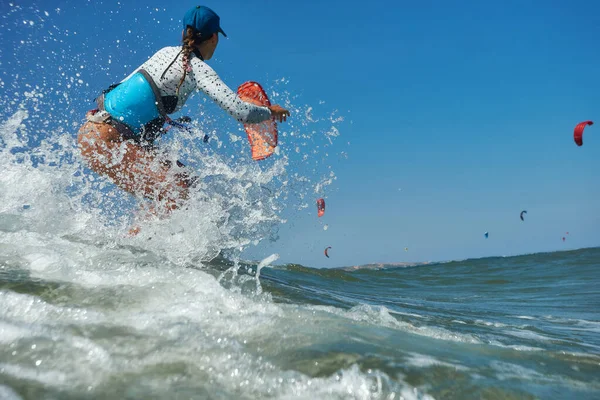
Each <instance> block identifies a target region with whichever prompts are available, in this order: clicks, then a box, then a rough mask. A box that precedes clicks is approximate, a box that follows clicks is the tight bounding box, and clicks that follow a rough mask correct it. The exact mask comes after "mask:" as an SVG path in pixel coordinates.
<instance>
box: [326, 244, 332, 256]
mask: <svg viewBox="0 0 600 400" xmlns="http://www.w3.org/2000/svg"><path fill="white" fill-rule="evenodd" d="M330 248H331V246H329V247H327V248H326V249H325V257H327V258H329V254H328V252H329V249H330Z"/></svg>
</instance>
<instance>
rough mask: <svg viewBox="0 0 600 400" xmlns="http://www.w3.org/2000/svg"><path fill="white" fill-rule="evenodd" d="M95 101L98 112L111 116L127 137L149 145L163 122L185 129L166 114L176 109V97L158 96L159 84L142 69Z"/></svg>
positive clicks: (159, 133)
mask: <svg viewBox="0 0 600 400" xmlns="http://www.w3.org/2000/svg"><path fill="white" fill-rule="evenodd" d="M96 102H97V104H98V109H99V110H100V111H106V112H107V113H108V114H109V115H110V120H109V121H107V122H109V123H110V124H111V125H113V126H114V127H115V128H116V129H117V130H118V131H119V133H121V135H122V136H123V137H124V138H125V139H126V140H129V139H133V140H134V141H136V142H140V143H145V144H149V145H151V144H152V143H153V142H154V140H156V139H157V138H158V137H160V136H161V135H162V134H164V133H165V132H166V129H165V128H164V125H165V122H166V123H169V124H172V125H176V126H179V127H184V128H185V126H182V125H180V124H177V123H176V122H175V121H173V120H171V118H169V116H168V115H167V114H170V113H172V112H174V111H175V108H176V107H177V96H161V94H160V91H159V89H158V86H156V83H155V82H154V80H153V79H152V77H151V76H150V74H148V72H146V71H145V70H143V69H140V70H139V71H138V72H136V73H135V74H133V75H132V76H131V77H129V78H128V79H127V80H125V81H123V82H121V83H118V84H116V85H112V86H110V87H109V88H108V89H106V90H105V91H104V92H103V93H102V95H100V97H98V98H97V99H96Z"/></svg>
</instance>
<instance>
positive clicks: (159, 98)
mask: <svg viewBox="0 0 600 400" xmlns="http://www.w3.org/2000/svg"><path fill="white" fill-rule="evenodd" d="M138 72H139V73H140V74H142V75H143V76H144V78H146V81H148V83H149V84H150V87H151V88H152V92H153V93H154V97H155V98H156V108H158V112H159V113H160V115H161V116H163V117H164V118H169V117H168V116H167V112H166V111H165V105H164V104H163V100H162V95H161V94H160V90H159V89H158V86H156V82H154V79H152V77H151V76H150V74H149V73H148V72H146V70H144V69H139V70H138Z"/></svg>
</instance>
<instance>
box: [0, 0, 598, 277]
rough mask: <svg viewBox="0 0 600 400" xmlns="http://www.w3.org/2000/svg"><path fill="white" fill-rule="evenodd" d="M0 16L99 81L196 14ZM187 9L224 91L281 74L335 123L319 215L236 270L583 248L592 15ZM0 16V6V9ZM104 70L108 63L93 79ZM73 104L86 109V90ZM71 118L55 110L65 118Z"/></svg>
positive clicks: (125, 6)
mask: <svg viewBox="0 0 600 400" xmlns="http://www.w3.org/2000/svg"><path fill="white" fill-rule="evenodd" d="M13 3H14V4H18V5H21V6H23V7H25V8H27V7H28V6H32V7H33V9H38V10H42V11H43V10H47V11H49V14H50V17H49V19H51V22H52V24H53V25H56V26H58V27H60V28H61V30H64V29H69V30H70V31H71V32H77V34H76V35H74V34H70V35H69V36H68V37H63V38H62V39H63V42H62V43H60V42H58V43H56V42H53V43H46V44H45V46H46V47H45V48H44V49H43V52H42V54H48V52H51V51H55V52H56V53H57V54H58V55H59V56H58V57H59V58H58V60H59V61H60V60H64V61H63V62H67V63H69V64H73V65H76V64H86V65H88V67H87V68H86V69H85V73H86V74H88V76H87V77H88V78H93V79H100V80H102V79H105V80H106V83H107V84H109V83H112V82H115V81H118V80H120V79H122V78H123V76H124V75H126V74H128V73H129V72H130V71H131V69H132V68H133V67H136V66H137V65H139V64H140V63H141V62H143V61H144V60H145V59H146V58H147V57H148V56H149V55H151V54H152V52H153V51H156V50H158V49H159V48H161V47H162V46H165V45H174V44H177V43H178V40H179V31H180V29H181V27H180V18H181V16H182V15H183V13H184V12H185V11H186V10H187V9H188V8H189V7H190V6H193V5H195V4H196V3H193V2H187V1H180V2H173V5H171V6H169V7H165V2H163V1H156V0H149V1H144V2H139V1H121V2H117V1H94V2H83V1H75V0H69V1H44V2H43V3H42V2H35V1H15V2H13ZM119 3H121V4H119ZM202 4H205V5H208V6H210V7H212V8H213V9H214V10H215V11H217V12H218V13H219V15H220V16H221V20H222V27H223V29H224V30H225V31H226V32H227V34H228V36H229V38H228V39H226V40H222V41H221V43H220V45H219V48H218V50H217V53H216V55H215V59H214V61H211V64H212V65H213V67H214V68H215V69H216V71H217V72H218V73H219V74H220V75H221V77H222V78H223V79H224V80H225V81H226V82H228V83H229V84H230V85H231V86H232V87H235V86H236V84H238V83H240V82H243V81H245V80H249V79H253V80H258V81H261V82H270V81H272V80H274V79H277V78H281V77H285V78H286V79H288V80H289V83H288V84H287V86H286V88H287V89H288V90H289V91H291V92H293V93H297V94H298V95H299V96H300V99H301V100H302V101H303V102H305V103H307V104H315V105H316V104H318V102H319V101H320V100H322V101H325V104H326V106H327V107H331V109H339V110H340V114H342V115H344V116H345V117H346V121H345V123H344V124H342V125H341V127H340V132H341V137H340V138H339V140H338V141H337V142H336V144H335V146H333V149H331V151H332V152H333V151H336V152H341V151H345V152H347V153H348V159H341V158H340V159H337V158H333V159H332V161H331V162H332V166H333V169H334V170H335V172H336V175H337V177H338V179H337V181H335V183H334V185H332V186H330V188H329V191H328V193H327V205H328V208H327V214H326V216H325V217H323V218H321V219H320V220H317V218H316V216H315V210H314V209H309V210H307V211H306V212H300V213H294V214H293V215H291V218H290V221H289V223H288V224H286V225H284V226H283V227H282V228H281V229H280V236H281V239H280V240H279V241H278V242H276V243H269V244H265V245H264V246H260V247H259V248H257V249H253V250H252V251H250V252H249V254H248V256H249V257H253V258H260V257H261V256H266V255H269V254H271V253H274V252H276V253H279V254H280V255H281V262H296V263H301V264H304V265H309V266H314V267H333V266H343V265H356V264H364V263H369V262H396V261H424V260H448V259H462V258H470V257H482V256H492V255H510V254H520V253H530V252H536V251H551V250H559V249H565V248H576V247H587V246H597V245H599V244H600V202H599V199H600V179H599V178H600V158H599V157H598V155H599V154H600V95H599V93H600V75H599V74H598V71H599V69H598V66H599V65H600V52H598V51H597V48H598V38H599V37H600V22H599V21H598V20H597V19H595V18H594V15H598V14H599V13H600V3H597V2H594V1H571V2H566V1H560V2H559V1H502V2H488V1H460V2H459V1H456V2H449V1H421V2H392V1H376V0H375V1H370V2H367V3H365V2H357V1H353V0H346V1H338V0H332V1H316V0H304V1H288V2H275V1H252V2H250V1H247V0H239V1H238V0H236V1H219V2H217V1H206V2H204V3H202ZM57 8H60V9H61V11H60V13H57V12H56V9H57ZM8 9H10V6H9V5H8V4H6V3H5V2H2V4H1V5H0V11H2V13H3V14H4V13H5V11H6V10H8ZM7 18H12V16H11V15H10V14H9V15H8V16H5V17H4V19H3V20H2V24H3V25H6V24H9V25H10V20H7ZM15 18H17V17H16V14H15ZM11 26H12V25H11ZM15 26H16V25H15ZM23 29H25V28H23V27H19V28H15V29H12V30H11V31H6V30H5V31H4V32H3V33H1V34H0V35H1V36H0V38H2V39H1V40H2V43H3V44H2V50H3V51H2V58H3V59H4V60H5V61H4V62H3V63H2V64H1V65H0V73H1V74H2V75H0V76H1V78H2V80H4V81H5V82H7V81H9V80H10V79H11V78H10V77H11V76H14V74H15V70H14V68H16V67H15V65H21V66H22V64H18V62H17V61H15V64H14V65H13V64H11V60H10V57H11V52H9V51H8V50H9V48H10V49H12V47H11V46H12V45H9V44H8V43H10V42H11V41H13V40H14V39H15V36H19V35H23ZM130 31H131V32H130ZM137 37H141V38H142V39H141V40H139V39H137ZM117 40H119V43H117V42H116V41H117ZM98 49H100V50H98ZM125 49H126V51H125ZM132 49H134V50H133V51H132ZM108 53H111V54H108ZM29 54H30V57H35V56H36V54H35V53H29ZM93 54H96V57H95V58H93ZM109 55H110V58H112V59H114V60H118V62H111V64H107V63H106V59H107V57H108V56H109ZM95 61H98V65H97V66H95V67H92V66H89V65H91V64H93V63H94V62H95ZM21 63H22V61H21ZM100 65H101V66H100ZM21 73H22V74H24V73H23V72H22V71H21ZM43 73H45V74H50V75H52V74H54V73H56V72H55V71H54V72H53V71H44V72H43ZM36 74H39V71H37V72H36V73H32V74H30V75H31V76H30V77H29V78H27V79H30V80H33V81H35V79H36ZM57 76H58V75H57ZM21 79H25V78H21ZM57 79H59V78H57ZM82 90H83V93H84V94H85V95H86V96H90V97H93V96H94V95H95V93H94V91H95V90H96V87H93V88H92V87H91V86H89V87H84V88H82ZM87 108H89V105H88V104H85V105H79V104H73V105H72V107H71V111H72V112H73V114H72V115H73V120H79V119H80V118H81V116H80V115H79V114H80V113H81V112H82V111H83V110H85V109H87ZM223 118H226V116H225V114H223ZM587 119H591V120H597V121H598V124H597V125H594V126H591V127H588V128H587V130H586V133H585V135H584V146H583V147H581V148H579V147H577V146H576V145H575V144H574V143H573V137H572V134H573V127H574V126H575V124H576V123H578V122H580V121H583V120H587ZM348 142H349V143H350V144H349V145H348ZM399 189H401V190H399ZM523 209H526V210H527V211H528V214H527V216H526V221H525V222H521V221H520V220H519V212H520V211H521V210H523ZM325 223H326V224H328V226H329V229H328V230H327V231H324V230H323V224H325ZM485 231H489V233H490V237H489V239H487V240H486V239H484V237H483V233H484V232H485ZM566 231H569V236H568V238H567V241H566V242H565V243H563V242H562V241H561V237H562V236H565V232H566ZM326 246H332V250H331V251H330V255H331V258H330V259H327V258H325V257H324V256H323V249H324V248H325V247H326ZM405 247H408V248H409V251H408V252H405V251H404V248H405Z"/></svg>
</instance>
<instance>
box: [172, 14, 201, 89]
mask: <svg viewBox="0 0 600 400" xmlns="http://www.w3.org/2000/svg"><path fill="white" fill-rule="evenodd" d="M203 41H204V40H202V39H200V38H199V37H198V35H197V34H196V31H194V29H192V28H191V27H189V26H188V27H187V29H186V31H185V36H184V37H183V46H182V50H181V51H182V52H183V76H182V77H181V80H180V81H179V84H178V85H177V92H176V94H177V95H178V96H179V88H180V87H181V85H183V81H185V77H186V76H187V73H188V72H191V71H192V66H191V65H190V55H191V54H192V53H193V52H194V48H195V47H196V46H197V45H198V44H200V43H202V42H203Z"/></svg>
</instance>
